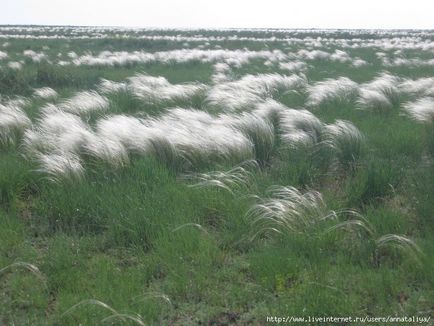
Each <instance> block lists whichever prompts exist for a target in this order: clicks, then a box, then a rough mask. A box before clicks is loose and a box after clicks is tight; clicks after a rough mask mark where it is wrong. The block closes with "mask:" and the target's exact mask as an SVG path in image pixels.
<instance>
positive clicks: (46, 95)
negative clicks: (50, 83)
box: [33, 87, 58, 99]
mask: <svg viewBox="0 0 434 326" xmlns="http://www.w3.org/2000/svg"><path fill="white" fill-rule="evenodd" d="M33 96H35V97H39V98H42V99H54V98H56V97H57V96H58V94H57V92H56V91H55V90H54V89H52V88H51V87H42V88H36V89H35V90H34V92H33Z"/></svg>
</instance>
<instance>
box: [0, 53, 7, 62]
mask: <svg viewBox="0 0 434 326" xmlns="http://www.w3.org/2000/svg"><path fill="white" fill-rule="evenodd" d="M7 57H8V54H7V53H6V52H4V51H0V60H3V59H6V58H7Z"/></svg>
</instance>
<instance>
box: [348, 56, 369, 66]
mask: <svg viewBox="0 0 434 326" xmlns="http://www.w3.org/2000/svg"><path fill="white" fill-rule="evenodd" d="M367 64H368V62H367V61H365V60H363V59H360V58H355V59H354V60H353V62H352V65H353V66H354V67H357V68H359V67H364V66H366V65H367Z"/></svg>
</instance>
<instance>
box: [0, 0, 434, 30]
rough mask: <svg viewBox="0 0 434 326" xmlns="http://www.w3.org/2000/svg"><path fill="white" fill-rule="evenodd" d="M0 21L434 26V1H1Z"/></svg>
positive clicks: (127, 23)
mask: <svg viewBox="0 0 434 326" xmlns="http://www.w3.org/2000/svg"><path fill="white" fill-rule="evenodd" d="M0 8H1V10H0V24H41V25H98V26H101V25H102V26H132V27H168V28H170V27H187V28H198V27H204V28H213V27H241V28H251V27H256V28H264V27H276V28H424V29H433V28H434V0H411V1H410V0H409V1H403V0H395V1H393V0H352V1H351V0H295V1H291V0H264V1H256V0H213V1H209V0H208V1H207V0H202V1H200V0H0Z"/></svg>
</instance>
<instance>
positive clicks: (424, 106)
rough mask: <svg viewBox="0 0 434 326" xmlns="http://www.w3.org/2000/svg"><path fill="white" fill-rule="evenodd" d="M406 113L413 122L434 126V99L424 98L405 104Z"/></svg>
mask: <svg viewBox="0 0 434 326" xmlns="http://www.w3.org/2000/svg"><path fill="white" fill-rule="evenodd" d="M404 112H405V113H406V114H408V115H409V116H410V117H411V118H412V119H413V120H415V121H418V122H421V123H425V124H430V125H434V98H432V97H423V98H420V99H418V100H417V101H415V102H407V103H406V104H404Z"/></svg>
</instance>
